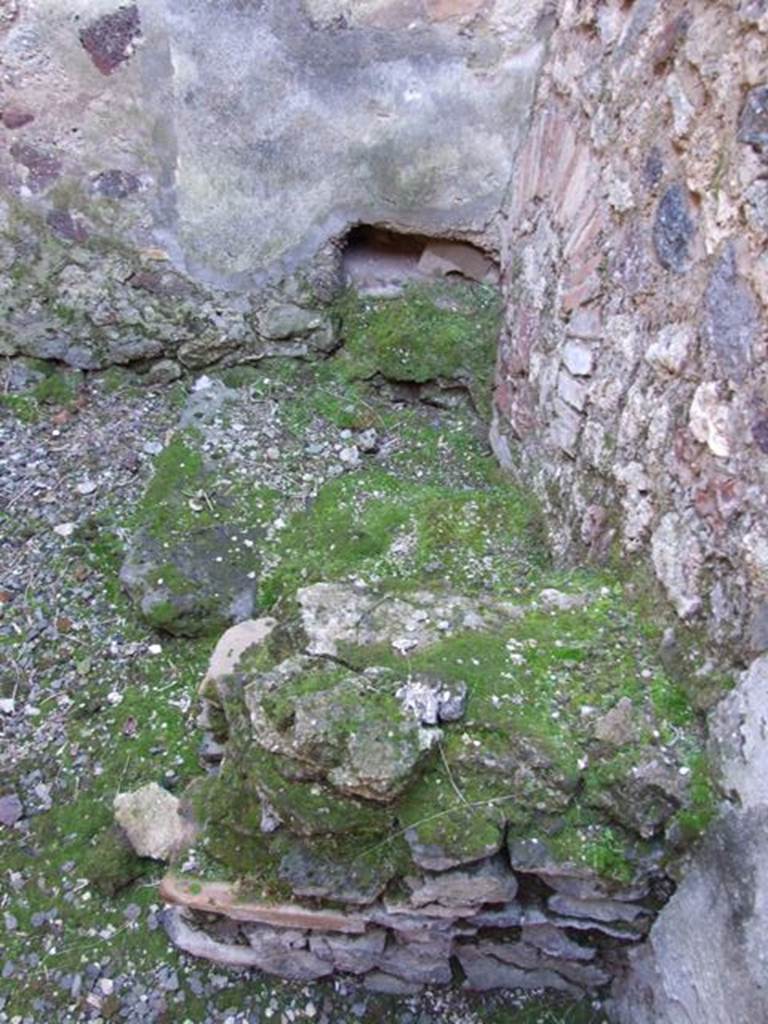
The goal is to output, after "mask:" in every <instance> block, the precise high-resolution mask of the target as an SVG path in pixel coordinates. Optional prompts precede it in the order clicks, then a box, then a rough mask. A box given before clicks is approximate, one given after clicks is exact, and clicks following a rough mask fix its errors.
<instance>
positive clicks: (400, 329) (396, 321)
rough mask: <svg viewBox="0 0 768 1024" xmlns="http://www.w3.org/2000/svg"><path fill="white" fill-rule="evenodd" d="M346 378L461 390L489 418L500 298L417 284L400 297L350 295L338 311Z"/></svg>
mask: <svg viewBox="0 0 768 1024" xmlns="http://www.w3.org/2000/svg"><path fill="white" fill-rule="evenodd" d="M339 312H340V315H341V322H342V327H341V336H342V340H343V341H344V350H343V359H344V364H345V366H346V368H347V372H348V374H349V377H350V379H353V380H354V379H360V378H363V379H365V378H371V377H374V376H376V375H377V374H379V375H381V376H382V377H384V378H386V379H387V380H391V381H400V382H407V383H413V384H426V383H428V382H431V381H437V382H441V383H444V384H453V385H454V386H455V385H460V386H463V387H465V388H467V390H468V391H469V392H470V394H471V395H472V398H473V400H474V402H475V404H476V406H477V407H478V410H479V411H480V412H481V413H482V414H483V415H487V414H488V413H489V411H490V394H491V380H492V375H493V367H494V363H495V358H496V346H497V344H498V340H499V332H500V329H501V313H502V310H501V299H500V296H499V293H498V291H497V290H496V289H494V288H492V287H490V286H487V285H478V284H470V283H468V282H461V283H460V282H453V283H440V284H419V285H413V286H411V287H410V288H408V289H407V290H406V291H405V293H404V294H403V295H402V296H398V297H397V298H377V299H374V298H371V297H367V296H366V297H363V296H357V295H355V294H354V293H349V294H348V295H347V296H346V297H345V298H344V300H343V301H342V302H341V303H340V304H339Z"/></svg>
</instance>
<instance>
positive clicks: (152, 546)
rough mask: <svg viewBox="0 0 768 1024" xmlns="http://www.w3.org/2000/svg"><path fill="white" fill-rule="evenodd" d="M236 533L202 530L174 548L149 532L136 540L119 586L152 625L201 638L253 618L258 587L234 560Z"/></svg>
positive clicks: (219, 528)
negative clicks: (233, 538) (234, 538)
mask: <svg viewBox="0 0 768 1024" xmlns="http://www.w3.org/2000/svg"><path fill="white" fill-rule="evenodd" d="M233 532H234V531H233V530H232V529H230V528H228V527H226V526H215V527H210V528H201V529H198V530H194V531H190V532H189V533H188V534H187V536H186V537H185V538H183V539H181V538H179V539H177V540H174V541H173V542H172V543H171V544H169V543H168V542H167V541H162V540H158V539H156V538H154V537H152V536H150V534H149V533H148V532H144V531H141V532H139V533H138V534H136V535H135V536H134V538H133V539H132V542H131V544H130V547H129V549H128V554H127V556H126V559H125V562H124V563H123V567H122V569H121V570H120V582H121V583H122V584H123V586H124V587H125V589H126V590H127V591H128V593H129V594H130V595H131V597H132V599H133V600H134V601H135V603H136V604H137V606H138V607H139V609H140V611H141V614H142V615H143V616H144V618H146V619H147V621H148V622H149V623H150V624H151V625H153V626H157V627H158V628H160V629H163V630H165V631H166V632H168V633H174V634H177V635H180V636H200V635H205V634H210V633H212V632H216V630H217V629H220V628H221V627H222V626H223V625H227V624H228V623H236V622H239V621H240V620H243V619H247V618H248V617H249V616H250V615H251V614H252V613H253V609H254V605H255V598H256V583H255V581H254V579H253V578H252V577H253V572H252V570H249V567H248V566H246V565H243V564H242V563H239V564H238V563H236V561H235V560H233V558H232V557H231V555H230V551H231V550H232V548H233V546H234V545H233V541H232V535H233Z"/></svg>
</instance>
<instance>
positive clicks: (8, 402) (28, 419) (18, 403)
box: [0, 395, 40, 423]
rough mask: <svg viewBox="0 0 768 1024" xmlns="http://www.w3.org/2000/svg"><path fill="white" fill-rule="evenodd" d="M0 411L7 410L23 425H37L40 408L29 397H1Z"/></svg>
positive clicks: (35, 400) (35, 401) (33, 399)
mask: <svg viewBox="0 0 768 1024" xmlns="http://www.w3.org/2000/svg"><path fill="white" fill-rule="evenodd" d="M0 409H7V410H8V412H10V413H11V415H13V416H15V417H16V419H17V420H19V421H20V422H21V423H37V421H38V420H39V419H40V406H39V404H38V402H37V399H35V398H32V397H31V396H29V395H0Z"/></svg>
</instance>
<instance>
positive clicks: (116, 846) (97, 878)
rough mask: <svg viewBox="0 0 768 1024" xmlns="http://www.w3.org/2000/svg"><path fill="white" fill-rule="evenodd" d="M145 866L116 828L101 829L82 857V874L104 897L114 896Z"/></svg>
mask: <svg viewBox="0 0 768 1024" xmlns="http://www.w3.org/2000/svg"><path fill="white" fill-rule="evenodd" d="M149 869H150V864H149V862H148V861H146V860H142V858H140V857H137V856H136V854H135V853H134V852H133V849H132V848H131V846H130V844H129V843H128V841H127V839H126V838H125V837H124V836H123V835H122V834H121V832H120V830H119V829H117V828H109V829H107V830H106V831H105V832H103V833H102V835H101V836H99V838H98V839H97V841H96V843H95V845H94V846H93V848H92V849H91V850H90V851H89V852H88V853H87V854H86V856H85V857H84V859H83V874H84V876H85V877H86V878H87V879H89V881H90V882H92V883H93V885H94V886H95V887H96V888H97V889H98V890H99V892H100V893H102V894H103V895H105V896H116V895H117V894H118V893H119V892H120V891H121V890H122V889H125V888H127V887H128V886H129V885H131V884H132V883H133V882H135V881H136V880H137V879H138V878H141V877H142V876H143V875H146V874H147V873H148V871H149Z"/></svg>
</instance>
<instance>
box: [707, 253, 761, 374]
mask: <svg viewBox="0 0 768 1024" xmlns="http://www.w3.org/2000/svg"><path fill="white" fill-rule="evenodd" d="M759 330H760V326H759V313H758V306H757V301H756V299H755V296H754V293H753V292H752V289H751V288H750V286H749V285H748V283H747V282H746V281H745V280H744V279H743V278H742V277H741V276H740V275H739V273H738V270H737V267H736V254H735V251H734V247H733V244H732V243H730V242H729V243H728V244H727V245H726V247H725V249H724V250H723V253H722V255H721V256H720V258H719V259H718V261H717V263H716V264H715V266H714V268H713V270H712V275H711V277H710V280H709V286H708V288H707V293H706V316H705V319H704V325H703V332H704V337H705V339H706V341H707V343H708V344H709V345H710V346H711V348H712V349H713V350H714V352H715V353H716V355H717V358H718V361H719V363H720V365H721V367H722V369H723V371H724V372H725V373H726V374H727V375H728V376H729V377H731V378H733V380H735V381H737V382H739V383H740V382H742V381H743V380H744V379H745V377H746V376H747V374H748V373H749V370H750V368H751V366H752V363H753V360H754V346H755V344H756V342H757V336H758V332H759Z"/></svg>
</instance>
